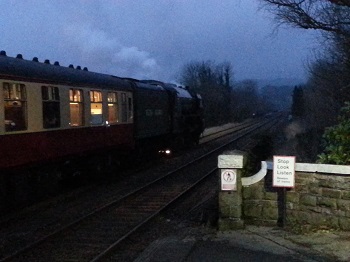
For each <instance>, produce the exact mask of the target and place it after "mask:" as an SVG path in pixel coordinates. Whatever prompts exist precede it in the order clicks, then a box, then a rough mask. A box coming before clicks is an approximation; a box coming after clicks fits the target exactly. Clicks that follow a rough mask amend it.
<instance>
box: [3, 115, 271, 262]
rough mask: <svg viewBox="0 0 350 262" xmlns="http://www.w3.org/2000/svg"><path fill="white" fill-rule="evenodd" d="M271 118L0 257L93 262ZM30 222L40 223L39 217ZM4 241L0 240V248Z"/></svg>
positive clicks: (198, 178) (200, 178)
mask: <svg viewBox="0 0 350 262" xmlns="http://www.w3.org/2000/svg"><path fill="white" fill-rule="evenodd" d="M276 121H277V120H274V121H271V119H265V120H264V121H262V122H259V123H257V124H253V125H250V126H249V127H244V128H243V127H242V128H238V129H239V130H237V129H235V135H234V136H233V137H232V138H231V139H230V140H229V141H227V142H226V143H225V144H224V145H220V146H216V147H215V148H211V149H210V150H209V151H208V152H206V153H205V154H202V155H201V156H198V157H196V158H194V159H192V161H189V162H187V163H186V164H184V165H182V166H180V167H178V168H176V169H175V170H172V171H169V172H167V173H166V174H165V175H162V176H157V178H154V179H153V180H150V181H148V182H145V181H144V180H143V181H142V180H141V181H138V182H139V183H140V184H143V186H140V187H138V188H136V187H135V188H132V187H130V185H129V192H128V193H125V194H123V192H120V193H119V194H117V195H115V196H113V197H111V199H110V200H109V201H107V199H104V200H103V201H100V204H99V205H98V204H96V203H95V204H94V205H96V207H95V208H94V209H93V211H91V212H88V213H86V214H84V215H81V216H77V218H76V219H75V220H73V221H70V222H69V223H67V224H65V225H64V226H61V227H59V228H56V229H51V231H50V230H43V232H42V233H41V234H38V235H36V237H33V240H32V241H30V243H29V241H28V239H27V241H23V245H22V246H21V245H19V247H18V248H17V249H16V250H12V251H11V252H10V253H7V254H6V252H5V253H4V254H3V255H2V256H0V259H1V261H99V260H101V259H102V258H105V257H106V256H108V255H109V254H110V253H112V252H113V250H114V249H115V248H116V247H117V246H118V245H119V244H120V243H122V242H123V240H125V239H126V238H127V237H128V236H130V235H131V234H132V233H134V232H135V231H136V230H138V229H139V228H141V227H142V226H143V225H145V224H146V223H148V222H149V221H150V220H151V219H152V218H154V217H156V216H157V215H158V214H159V213H160V212H162V211H163V210H164V209H166V208H168V207H169V206H170V205H171V204H172V203H174V202H175V201H176V200H177V199H178V198H179V197H181V196H182V195H183V194H185V193H186V192H188V191H189V190H191V189H192V188H193V187H195V186H196V185H197V184H198V183H200V182H201V181H203V180H204V179H205V178H206V177H207V176H210V175H211V174H213V172H215V170H216V165H217V158H216V155H217V154H218V152H220V150H223V149H224V148H225V147H227V145H228V144H232V143H234V142H236V141H237V140H238V139H240V138H242V137H243V136H247V135H248V134H249V133H252V132H253V131H254V130H257V129H259V128H263V127H264V128H268V127H269V126H272V125H274V124H275V123H276ZM236 128H237V127H236ZM213 156H214V157H213ZM160 172H162V171H160ZM38 217H40V216H38ZM34 220H35V219H34ZM34 222H35V223H38V224H39V223H40V221H39V219H38V221H34ZM46 223H47V222H46ZM8 234H10V232H8ZM17 234H20V232H17ZM2 237H5V236H2ZM10 244H11V243H2V246H5V247H6V246H8V245H10ZM3 251H5V250H3Z"/></svg>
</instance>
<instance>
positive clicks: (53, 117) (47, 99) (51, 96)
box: [41, 86, 61, 128]
mask: <svg viewBox="0 0 350 262" xmlns="http://www.w3.org/2000/svg"><path fill="white" fill-rule="evenodd" d="M41 95H42V100H43V126H44V128H55V127H60V125H61V121H60V119H61V117H60V95H59V90H58V87H53V86H42V87H41Z"/></svg>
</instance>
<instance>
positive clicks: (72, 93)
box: [69, 89, 84, 126]
mask: <svg viewBox="0 0 350 262" xmlns="http://www.w3.org/2000/svg"><path fill="white" fill-rule="evenodd" d="M69 100H70V126H82V125H84V104H83V102H84V100H83V91H82V90H80V89H69Z"/></svg>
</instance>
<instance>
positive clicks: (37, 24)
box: [0, 0, 318, 81]
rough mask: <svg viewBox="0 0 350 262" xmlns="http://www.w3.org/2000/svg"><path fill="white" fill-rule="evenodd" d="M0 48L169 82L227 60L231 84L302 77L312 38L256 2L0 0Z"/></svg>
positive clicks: (310, 55) (314, 43) (28, 56)
mask: <svg viewBox="0 0 350 262" xmlns="http://www.w3.org/2000/svg"><path fill="white" fill-rule="evenodd" d="M0 13H1V16H0V24H1V27H0V32H1V34H0V35H1V37H0V50H5V51H6V53H7V55H8V56H13V57H14V56H16V55H17V54H18V53H21V54H23V57H24V59H28V60H31V59H32V58H33V57H34V56H36V57H38V58H39V61H41V62H43V61H44V60H45V59H49V60H50V61H51V62H52V63H53V62H54V61H59V62H60V64H61V65H62V66H68V65H69V64H73V65H74V66H77V65H80V66H82V67H88V68H89V70H90V71H95V72H100V73H108V74H113V75H117V76H121V77H134V78H140V79H150V78H152V79H158V80H161V81H175V80H176V79H177V77H178V75H179V72H180V71H181V69H182V67H183V66H184V65H185V64H187V63H189V62H191V61H207V60H211V61H214V62H216V63H221V62H230V63H231V64H232V66H233V72H234V78H235V80H244V79H276V78H297V79H301V80H304V79H305V78H306V76H307V69H306V67H305V66H306V65H307V63H308V62H309V61H310V60H312V58H313V56H314V55H313V50H315V49H317V45H318V42H317V41H316V37H315V36H316V35H315V33H314V32H311V31H307V30H302V29H294V28H291V27H287V26H283V27H280V28H278V30H276V24H275V22H274V21H273V16H272V15H271V14H270V13H268V12H266V11H265V10H263V9H260V10H259V1H258V0H220V1H217V0H55V1H53V0H52V1H48V0H30V1H25V0H1V11H0Z"/></svg>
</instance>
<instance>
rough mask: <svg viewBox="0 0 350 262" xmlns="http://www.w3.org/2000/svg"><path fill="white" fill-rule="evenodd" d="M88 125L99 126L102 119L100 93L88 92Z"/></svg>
mask: <svg viewBox="0 0 350 262" xmlns="http://www.w3.org/2000/svg"><path fill="white" fill-rule="evenodd" d="M90 102H91V111H90V123H91V124H92V125H101V124H102V121H103V118H102V93H101V92H100V91H90Z"/></svg>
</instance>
